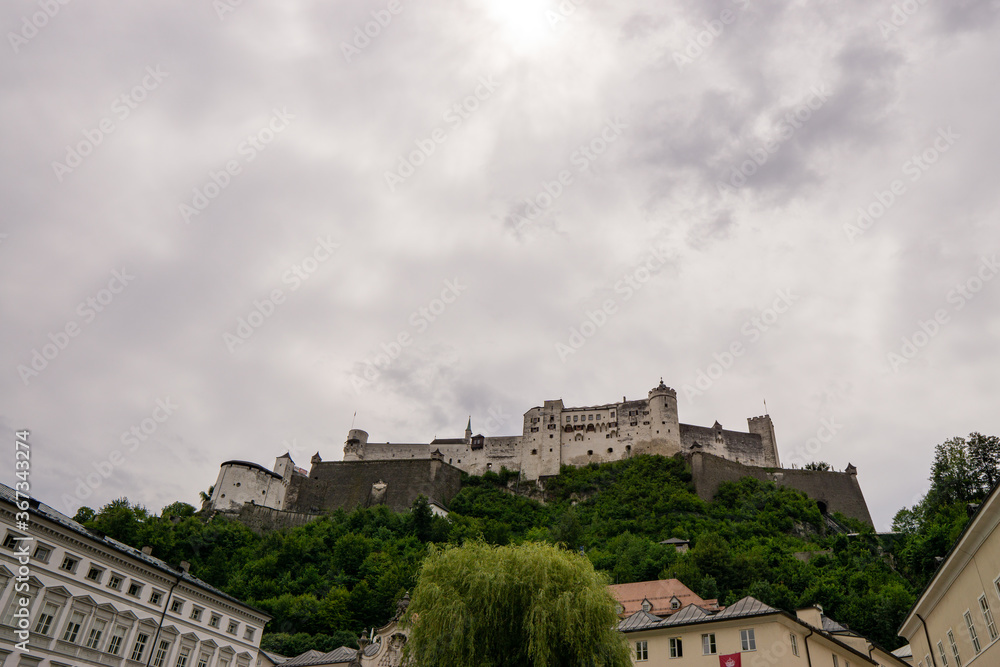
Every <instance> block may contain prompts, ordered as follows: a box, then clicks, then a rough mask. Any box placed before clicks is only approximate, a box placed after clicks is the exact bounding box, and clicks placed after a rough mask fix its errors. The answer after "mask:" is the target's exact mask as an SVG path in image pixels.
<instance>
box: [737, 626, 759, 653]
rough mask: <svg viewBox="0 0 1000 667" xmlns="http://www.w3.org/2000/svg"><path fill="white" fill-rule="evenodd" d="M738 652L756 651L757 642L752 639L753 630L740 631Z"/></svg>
mask: <svg viewBox="0 0 1000 667" xmlns="http://www.w3.org/2000/svg"><path fill="white" fill-rule="evenodd" d="M740 650H741V651H756V650H757V640H756V639H755V638H754V634H753V628H750V629H749V630H740Z"/></svg>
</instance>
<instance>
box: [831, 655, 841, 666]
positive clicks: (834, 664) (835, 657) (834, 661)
mask: <svg viewBox="0 0 1000 667" xmlns="http://www.w3.org/2000/svg"><path fill="white" fill-rule="evenodd" d="M833 667H840V662H839V661H838V660H837V656H836V655H834V656H833Z"/></svg>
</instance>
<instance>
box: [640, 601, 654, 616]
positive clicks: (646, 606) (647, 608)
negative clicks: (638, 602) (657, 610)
mask: <svg viewBox="0 0 1000 667" xmlns="http://www.w3.org/2000/svg"><path fill="white" fill-rule="evenodd" d="M652 609H653V603H651V602H650V601H649V600H643V601H642V610H643V611H644V612H646V613H649V612H650V611H652Z"/></svg>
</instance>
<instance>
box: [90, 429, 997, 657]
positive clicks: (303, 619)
mask: <svg viewBox="0 0 1000 667" xmlns="http://www.w3.org/2000/svg"><path fill="white" fill-rule="evenodd" d="M998 462H1000V441H998V439H997V438H996V437H992V436H991V437H986V436H982V435H980V434H978V433H973V434H971V435H970V436H969V438H968V439H965V438H953V439H951V440H948V441H946V442H945V443H943V444H941V445H938V447H937V450H936V455H935V461H934V466H933V468H932V472H931V488H930V491H929V492H928V494H927V496H926V497H925V498H924V499H923V500H922V501H921V502H919V503H918V504H917V505H916V506H914V507H913V508H909V509H904V510H901V511H900V512H899V513H898V514H897V516H896V519H895V523H894V529H895V530H896V531H898V534H897V535H895V536H885V535H883V536H877V535H875V534H874V532H873V531H872V530H871V528H870V527H866V526H864V525H862V524H860V523H859V522H852V521H850V520H848V519H845V518H844V517H838V523H839V527H838V523H828V520H827V519H825V518H824V517H822V516H821V515H820V512H819V510H818V508H817V506H816V503H815V502H813V501H811V500H809V499H808V498H807V497H806V496H804V495H803V494H801V493H799V492H797V491H794V490H792V489H789V488H785V487H777V486H775V485H774V484H773V483H764V482H759V481H756V480H753V479H750V478H745V479H743V480H741V481H739V482H735V483H727V484H723V485H722V486H721V487H720V488H719V491H718V494H717V495H716V498H715V499H714V501H713V502H710V503H706V502H704V501H702V500H701V499H700V498H699V497H698V496H697V495H696V494H695V493H694V489H693V486H692V484H691V473H690V470H688V469H687V468H686V466H685V464H684V462H683V460H681V459H679V458H663V457H655V456H639V457H635V458H632V459H630V460H627V461H620V462H617V463H610V464H604V465H591V466H587V467H583V468H572V467H565V468H564V469H563V470H562V471H561V474H560V475H559V476H558V477H555V478H553V479H550V480H547V481H546V483H545V487H544V489H542V488H540V487H537V486H536V485H534V484H531V483H526V482H523V481H519V480H518V476H517V474H516V473H509V472H507V471H501V472H500V473H499V474H495V473H492V472H490V473H486V474H485V475H483V476H482V477H466V478H465V479H464V480H463V488H462V490H461V491H460V492H459V494H458V495H457V496H456V497H455V498H454V499H453V500H452V502H451V510H452V513H451V514H450V516H449V517H448V518H447V519H444V518H441V517H438V516H435V515H434V514H433V513H432V512H431V510H430V507H429V506H428V504H427V502H426V501H425V500H423V499H420V500H418V501H417V502H416V503H415V504H414V507H413V508H412V509H411V511H409V512H406V513H395V512H391V511H389V510H388V509H386V508H385V507H377V508H368V509H357V510H355V511H353V512H344V511H336V512H332V513H330V514H329V515H327V516H324V517H323V518H321V519H319V520H316V521H313V522H311V523H309V524H306V525H304V526H300V527H298V528H294V529H290V530H283V531H275V532H271V533H267V534H265V535H257V534H254V533H253V532H251V531H250V530H249V529H248V528H246V527H245V526H243V525H242V524H240V523H238V522H235V521H231V520H228V519H225V518H222V517H218V516H217V517H215V518H212V519H211V520H208V521H205V520H204V519H203V518H202V517H201V516H200V515H199V513H196V512H195V508H194V507H192V506H191V505H188V504H185V503H174V504H173V505H170V506H168V507H165V508H164V509H163V510H162V512H161V513H160V514H159V515H154V514H151V513H149V512H148V511H147V510H145V509H144V508H142V507H139V506H133V505H131V504H130V503H129V502H128V501H127V500H126V499H119V500H116V501H114V502H112V503H109V504H108V505H106V506H105V507H103V508H101V510H100V511H99V512H94V511H93V510H91V509H90V508H86V507H83V508H80V511H79V512H78V514H77V519H78V520H81V521H82V522H84V523H86V525H88V526H89V527H91V528H94V529H97V530H100V531H102V532H104V533H106V534H107V535H110V536H112V537H114V538H116V539H118V540H121V541H123V542H126V543H128V544H132V545H134V546H145V545H149V546H151V547H153V553H154V554H155V555H156V556H158V557H160V558H162V559H164V560H166V561H167V562H171V563H179V562H180V561H182V560H186V561H189V562H190V563H191V571H192V573H193V574H195V575H196V576H198V577H200V578H202V579H204V580H205V581H207V582H208V583H210V584H212V585H214V586H217V587H218V588H220V589H222V590H224V591H226V592H227V593H230V594H231V595H234V596H236V597H239V598H240V599H243V600H246V601H247V602H248V603H249V604H252V605H254V606H256V607H259V608H261V609H263V610H265V611H267V612H268V613H269V614H271V615H272V616H273V617H274V620H273V621H272V622H271V623H270V624H269V625H268V627H267V633H266V634H265V635H264V637H263V639H262V646H264V647H265V648H268V649H270V650H273V651H276V652H278V653H282V654H284V655H295V654H297V653H301V652H303V651H305V650H307V649H309V648H316V649H318V650H324V651H326V650H330V649H331V648H335V647H336V646H340V645H343V644H347V645H355V638H356V637H357V636H358V634H359V633H360V632H361V631H362V630H364V629H365V628H370V627H377V626H380V625H383V624H384V623H386V622H387V621H388V620H389V619H390V618H391V617H392V615H393V613H394V611H395V605H396V601H397V600H398V599H399V598H400V597H401V596H402V595H403V594H404V593H405V592H406V591H412V590H413V589H414V587H415V586H416V583H417V574H418V572H419V568H420V565H421V563H422V562H423V561H424V559H425V558H426V556H427V554H428V545H430V544H434V543H436V544H441V545H445V544H453V545H461V544H464V543H468V542H478V541H483V542H485V543H486V544H489V545H507V544H522V543H528V542H545V543H549V544H559V545H563V546H565V547H567V548H568V549H570V550H573V551H581V550H582V552H583V553H584V554H585V555H586V557H587V558H588V559H589V560H590V562H591V563H592V564H593V567H594V568H595V569H596V570H598V571H602V572H605V573H607V576H608V578H609V580H610V581H611V582H612V583H627V582H633V581H643V580H648V579H656V578H665V577H675V578H677V579H680V580H681V581H682V582H684V583H685V584H687V585H688V586H689V587H690V588H692V589H694V590H695V592H697V593H698V594H699V595H701V596H702V597H705V598H718V599H719V602H720V603H721V604H731V603H733V602H735V601H736V600H738V599H740V598H741V597H743V596H745V595H752V596H754V597H756V598H758V599H760V600H762V601H763V602H766V603H767V604H770V605H773V606H776V607H780V608H783V609H786V610H789V611H792V610H794V609H795V608H796V607H798V606H802V605H806V604H812V603H819V604H821V605H822V606H823V608H824V609H825V610H826V612H827V614H828V615H830V616H831V617H832V618H835V619H836V620H838V621H840V622H841V623H846V624H848V625H849V626H850V627H852V628H854V629H856V630H858V631H859V632H861V633H863V634H866V635H868V636H869V637H870V638H872V639H874V640H875V641H877V642H879V643H880V644H882V645H884V646H886V647H887V648H895V647H896V646H898V645H899V639H898V637H897V636H896V630H897V628H898V626H899V623H900V622H901V621H902V618H903V616H904V615H905V613H906V611H907V610H908V609H909V607H910V605H911V604H912V603H913V601H914V599H915V594H916V592H917V591H919V589H920V588H921V587H922V586H923V585H924V584H925V583H926V581H927V580H928V579H929V577H930V576H931V575H932V574H933V572H934V568H935V567H936V565H937V560H936V559H937V558H940V557H941V556H944V555H945V554H946V553H947V551H948V549H949V548H950V546H951V545H952V543H953V542H954V541H955V539H956V538H957V536H958V535H959V533H960V532H961V530H962V529H963V527H964V526H965V524H966V523H967V521H968V516H969V513H968V511H967V510H968V505H969V503H975V502H978V501H980V500H982V499H983V498H984V497H985V495H986V493H987V492H988V491H989V489H990V488H991V487H992V485H993V484H994V483H995V482H996V481H997V479H998V476H997V468H998ZM845 531H850V533H851V534H845ZM671 537H678V538H683V539H686V540H689V541H690V542H691V549H690V551H689V552H688V553H686V554H681V553H678V552H677V551H676V550H675V549H674V548H673V547H672V546H670V545H664V544H661V543H660V542H661V541H663V540H665V539H667V538H671ZM810 552H811V553H810ZM335 645H336V646H335Z"/></svg>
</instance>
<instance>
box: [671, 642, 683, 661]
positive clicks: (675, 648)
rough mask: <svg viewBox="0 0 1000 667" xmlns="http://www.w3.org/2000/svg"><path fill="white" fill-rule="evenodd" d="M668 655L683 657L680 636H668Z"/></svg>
mask: <svg viewBox="0 0 1000 667" xmlns="http://www.w3.org/2000/svg"><path fill="white" fill-rule="evenodd" d="M670 657H671V658H683V657H684V645H683V644H682V643H681V638H680V637H671V638H670Z"/></svg>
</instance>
